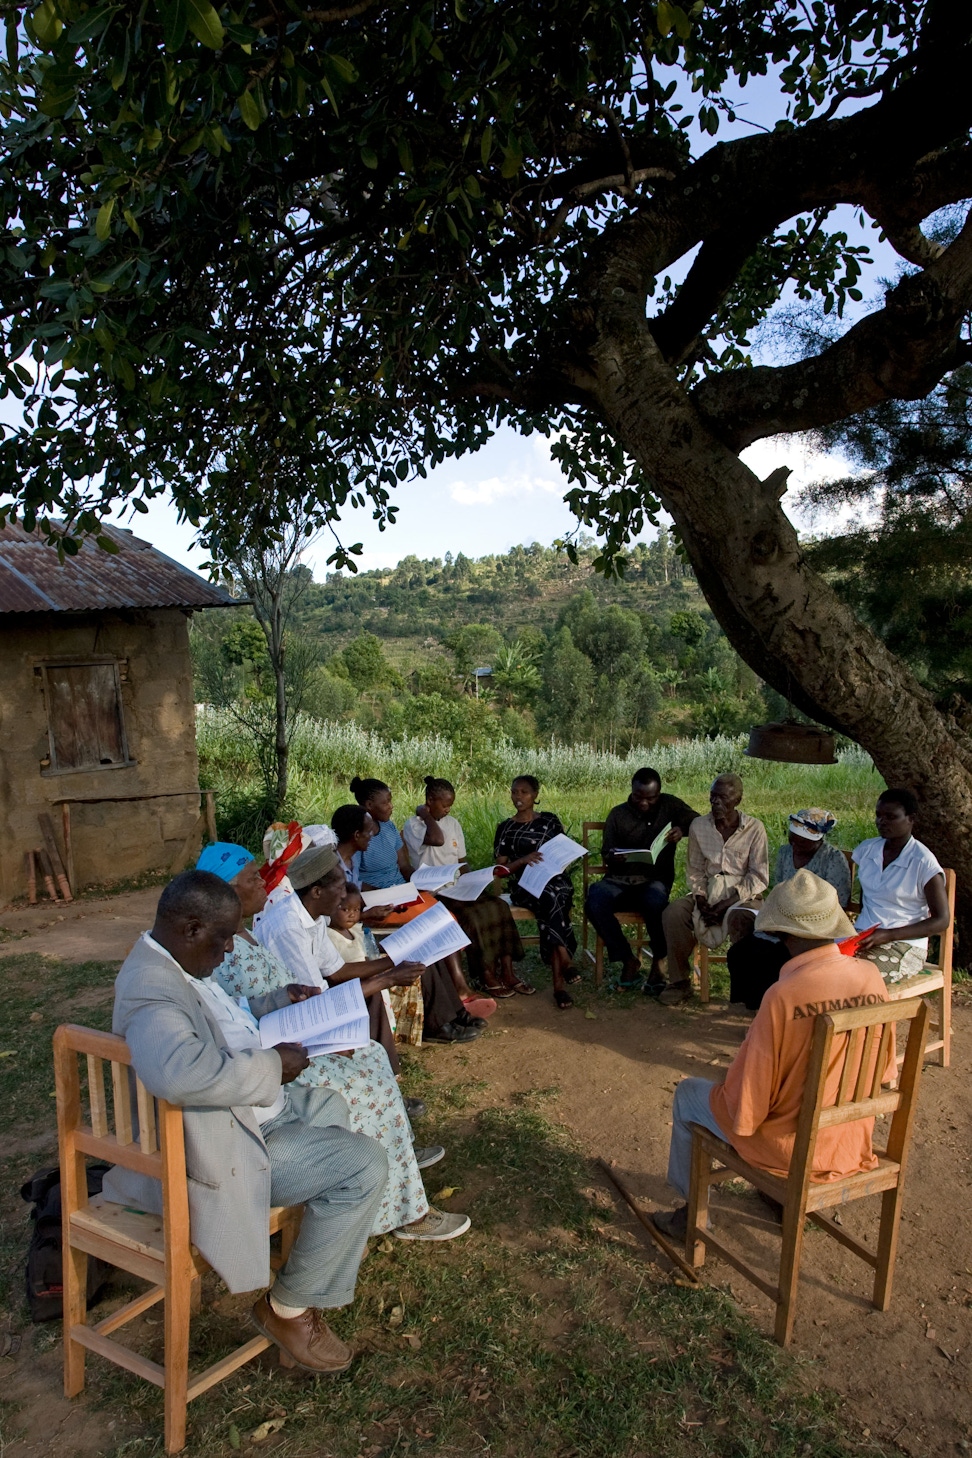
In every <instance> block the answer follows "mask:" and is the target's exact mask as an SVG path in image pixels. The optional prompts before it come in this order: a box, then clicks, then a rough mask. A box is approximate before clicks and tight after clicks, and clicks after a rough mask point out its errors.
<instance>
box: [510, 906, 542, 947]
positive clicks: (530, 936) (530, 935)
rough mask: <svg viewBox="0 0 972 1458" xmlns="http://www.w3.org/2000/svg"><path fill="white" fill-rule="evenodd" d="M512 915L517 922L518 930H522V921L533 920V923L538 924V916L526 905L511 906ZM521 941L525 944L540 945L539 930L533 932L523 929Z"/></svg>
mask: <svg viewBox="0 0 972 1458" xmlns="http://www.w3.org/2000/svg"><path fill="white" fill-rule="evenodd" d="M510 915H511V916H512V918H513V920H514V921H515V922H516V923H517V931H520V927H521V925H522V923H523V922H525V921H532V922H533V924H534V926H536V921H537V919H536V917H535V916H534V914H533V912H532V911H529V910H528V909H527V908H526V907H525V906H511V907H510ZM520 941H521V942H522V943H523V945H524V946H531V947H539V945H540V932H539V931H533V932H523V931H520Z"/></svg>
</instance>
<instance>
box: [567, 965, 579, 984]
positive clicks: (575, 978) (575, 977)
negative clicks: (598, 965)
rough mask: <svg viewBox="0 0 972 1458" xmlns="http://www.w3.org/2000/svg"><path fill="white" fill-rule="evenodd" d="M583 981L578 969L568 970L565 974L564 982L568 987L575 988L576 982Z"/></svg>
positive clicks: (571, 968)
mask: <svg viewBox="0 0 972 1458" xmlns="http://www.w3.org/2000/svg"><path fill="white" fill-rule="evenodd" d="M581 980H582V978H581V974H580V973H579V972H578V970H577V968H576V967H568V968H567V971H566V972H565V973H564V981H565V982H566V983H567V986H568V987H573V985H574V983H575V982H580V981H581Z"/></svg>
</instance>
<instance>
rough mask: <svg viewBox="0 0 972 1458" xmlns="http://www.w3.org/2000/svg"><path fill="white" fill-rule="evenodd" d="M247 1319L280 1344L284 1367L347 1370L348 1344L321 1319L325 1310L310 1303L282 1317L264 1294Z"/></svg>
mask: <svg viewBox="0 0 972 1458" xmlns="http://www.w3.org/2000/svg"><path fill="white" fill-rule="evenodd" d="M250 1320H251V1321H252V1322H253V1325H254V1326H255V1327H256V1329H257V1331H258V1332H261V1333H262V1334H263V1335H264V1336H265V1337H269V1339H270V1341H272V1342H274V1343H275V1344H276V1345H277V1346H278V1347H279V1348H280V1361H281V1365H282V1366H284V1367H303V1368H304V1369H305V1371H307V1372H346V1371H347V1370H348V1368H349V1367H350V1365H351V1356H352V1352H351V1348H350V1347H349V1346H348V1345H347V1344H346V1343H345V1342H342V1341H341V1339H340V1337H336V1336H335V1335H334V1333H333V1331H332V1330H331V1328H330V1327H329V1326H328V1324H327V1322H326V1321H325V1320H324V1313H323V1312H321V1311H318V1310H316V1309H315V1307H313V1306H308V1308H307V1310H306V1311H304V1312H302V1313H301V1315H300V1316H294V1317H292V1318H291V1319H290V1320H289V1321H285V1320H284V1318H283V1317H282V1316H278V1315H277V1313H276V1312H275V1311H274V1309H273V1307H272V1306H271V1305H270V1302H269V1301H268V1300H267V1298H266V1296H265V1295H263V1296H261V1297H260V1299H259V1301H257V1303H256V1304H255V1306H254V1307H253V1310H252V1311H251V1312H250Z"/></svg>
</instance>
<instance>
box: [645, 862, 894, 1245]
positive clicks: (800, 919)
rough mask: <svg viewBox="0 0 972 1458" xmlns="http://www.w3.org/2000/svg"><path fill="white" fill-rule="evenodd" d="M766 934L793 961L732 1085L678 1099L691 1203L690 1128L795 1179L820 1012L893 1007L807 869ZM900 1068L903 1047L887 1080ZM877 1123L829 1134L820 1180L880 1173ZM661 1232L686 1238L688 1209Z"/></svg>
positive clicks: (684, 1179)
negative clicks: (845, 948) (846, 949)
mask: <svg viewBox="0 0 972 1458" xmlns="http://www.w3.org/2000/svg"><path fill="white" fill-rule="evenodd" d="M756 929H757V931H763V932H772V933H773V934H774V935H776V936H778V937H779V938H780V940H781V941H782V942H783V944H784V945H785V947H786V949H787V951H788V952H789V954H790V960H789V961H788V962H787V963H786V965H785V966H784V968H783V970H782V972H781V973H780V979H779V981H778V982H776V983H775V984H774V985H773V986H772V987H770V988H769V989H768V991H767V992H766V995H765V996H764V998H763V1001H762V1004H761V1005H760V1009H759V1012H758V1013H757V1014H756V1016H755V1018H754V1019H753V1021H752V1023H751V1024H750V1026H749V1031H748V1032H747V1034H746V1037H745V1039H744V1041H743V1045H742V1047H741V1048H740V1050H739V1052H738V1053H737V1054H736V1056H735V1058H734V1059H733V1061H732V1063H731V1064H730V1065H729V1068H728V1070H727V1072H726V1078H725V1082H724V1083H711V1082H709V1080H708V1079H704V1078H686V1079H683V1081H682V1082H681V1083H680V1084H679V1085H678V1087H677V1088H676V1090H675V1100H674V1104H673V1108H672V1141H671V1150H670V1153H669V1160H668V1183H669V1184H670V1185H671V1186H672V1188H673V1189H674V1190H675V1191H676V1192H677V1193H678V1194H679V1195H681V1196H682V1198H683V1199H686V1198H687V1196H688V1182H689V1163H690V1156H691V1150H692V1131H691V1128H690V1127H689V1126H690V1125H691V1124H701V1125H702V1126H703V1128H706V1129H710V1130H711V1131H712V1132H713V1133H714V1134H717V1135H718V1136H719V1138H720V1139H725V1140H726V1142H727V1143H729V1144H731V1145H732V1147H733V1148H734V1149H735V1150H736V1151H737V1152H738V1153H739V1154H741V1155H742V1156H743V1158H744V1159H747V1160H748V1161H749V1162H750V1163H751V1164H754V1165H756V1167H757V1168H758V1169H764V1170H767V1171H768V1172H769V1173H770V1174H775V1175H780V1176H784V1177H785V1175H786V1174H787V1172H788V1169H789V1163H790V1155H791V1153H792V1150H793V1142H794V1139H795V1136H796V1128H797V1121H798V1119H799V1116H800V1105H801V1103H802V1101H803V1090H804V1085H805V1083H806V1076H807V1066H808V1063H809V1059H810V1042H811V1037H812V1034H813V1024H814V1019H815V1018H816V1016H817V1014H818V1013H821V1012H834V1011H837V1010H841V1009H844V1008H852V1007H873V1006H875V1005H876V1004H877V1003H882V1002H885V1001H886V1000H887V992H886V989H885V986H884V982H883V980H882V978H881V974H880V973H879V972H878V970H877V968H876V967H875V966H873V964H872V963H870V962H867V961H863V960H861V959H860V958H857V957H844V956H842V955H841V952H840V950H839V948H838V947H837V940H839V939H842V938H844V937H849V936H851V935H852V934H853V931H854V928H853V926H852V925H851V923H850V922H849V921H848V919H847V917H846V915H845V914H844V912H843V911H842V910H841V907H840V902H839V900H838V897H837V892H836V891H835V890H834V888H833V886H830V885H828V884H827V883H826V882H825V881H822V880H821V879H820V878H819V877H818V876H815V875H814V874H813V872H812V871H808V870H806V869H803V870H800V871H797V873H796V875H795V876H793V877H792V879H791V880H789V881H785V882H783V883H782V884H781V885H779V886H774V888H773V890H772V891H771V892H770V893H769V895H768V896H767V898H766V900H765V902H764V903H763V906H762V908H761V909H760V911H759V913H758V915H757V917H756ZM893 1069H894V1039H893V1038H892V1039H891V1046H890V1048H889V1050H888V1062H887V1065H886V1069H885V1071H884V1077H886V1078H887V1077H890V1076H891V1075H892V1073H893ZM873 1127H874V1120H873V1119H861V1120H858V1121H856V1122H854V1123H851V1124H836V1125H834V1126H833V1127H832V1128H829V1129H821V1131H820V1134H819V1136H818V1139H817V1145H816V1149H815V1151H814V1161H813V1178H814V1179H815V1180H829V1179H839V1178H841V1177H842V1176H843V1175H848V1174H856V1173H857V1172H858V1171H864V1170H870V1169H874V1168H876V1166H877V1160H876V1159H875V1157H874V1151H873V1149H872V1147H871V1131H872V1129H873ZM652 1218H653V1220H654V1223H655V1225H656V1227H657V1228H658V1230H659V1231H660V1232H661V1233H662V1234H663V1235H666V1236H668V1237H670V1238H673V1239H676V1240H679V1239H682V1238H684V1235H685V1230H686V1225H687V1206H685V1205H679V1206H677V1207H676V1209H674V1210H669V1211H659V1212H657V1213H656V1214H655V1215H654V1216H653V1217H652Z"/></svg>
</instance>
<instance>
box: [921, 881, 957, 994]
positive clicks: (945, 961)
mask: <svg viewBox="0 0 972 1458" xmlns="http://www.w3.org/2000/svg"><path fill="white" fill-rule="evenodd" d="M942 870H943V871H944V872H945V895H946V896H947V897H948V926H947V927H946V928H945V930H944V931H943V932H939V933H938V935H937V937H932V939H931V940H932V941H933V942H936V943H937V944H938V950H937V951H936V953H935V956H934V957H929V958H928V960H927V962H926V963H925V965H926V966H927V967H937V968H938V970H939V971H940V972H945V971H947V970H951V966H952V945H953V943H954V941H955V872H954V871H953V870H952V869H951V868H950V867H948V866H943V867H942ZM929 950H930V949H929Z"/></svg>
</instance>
